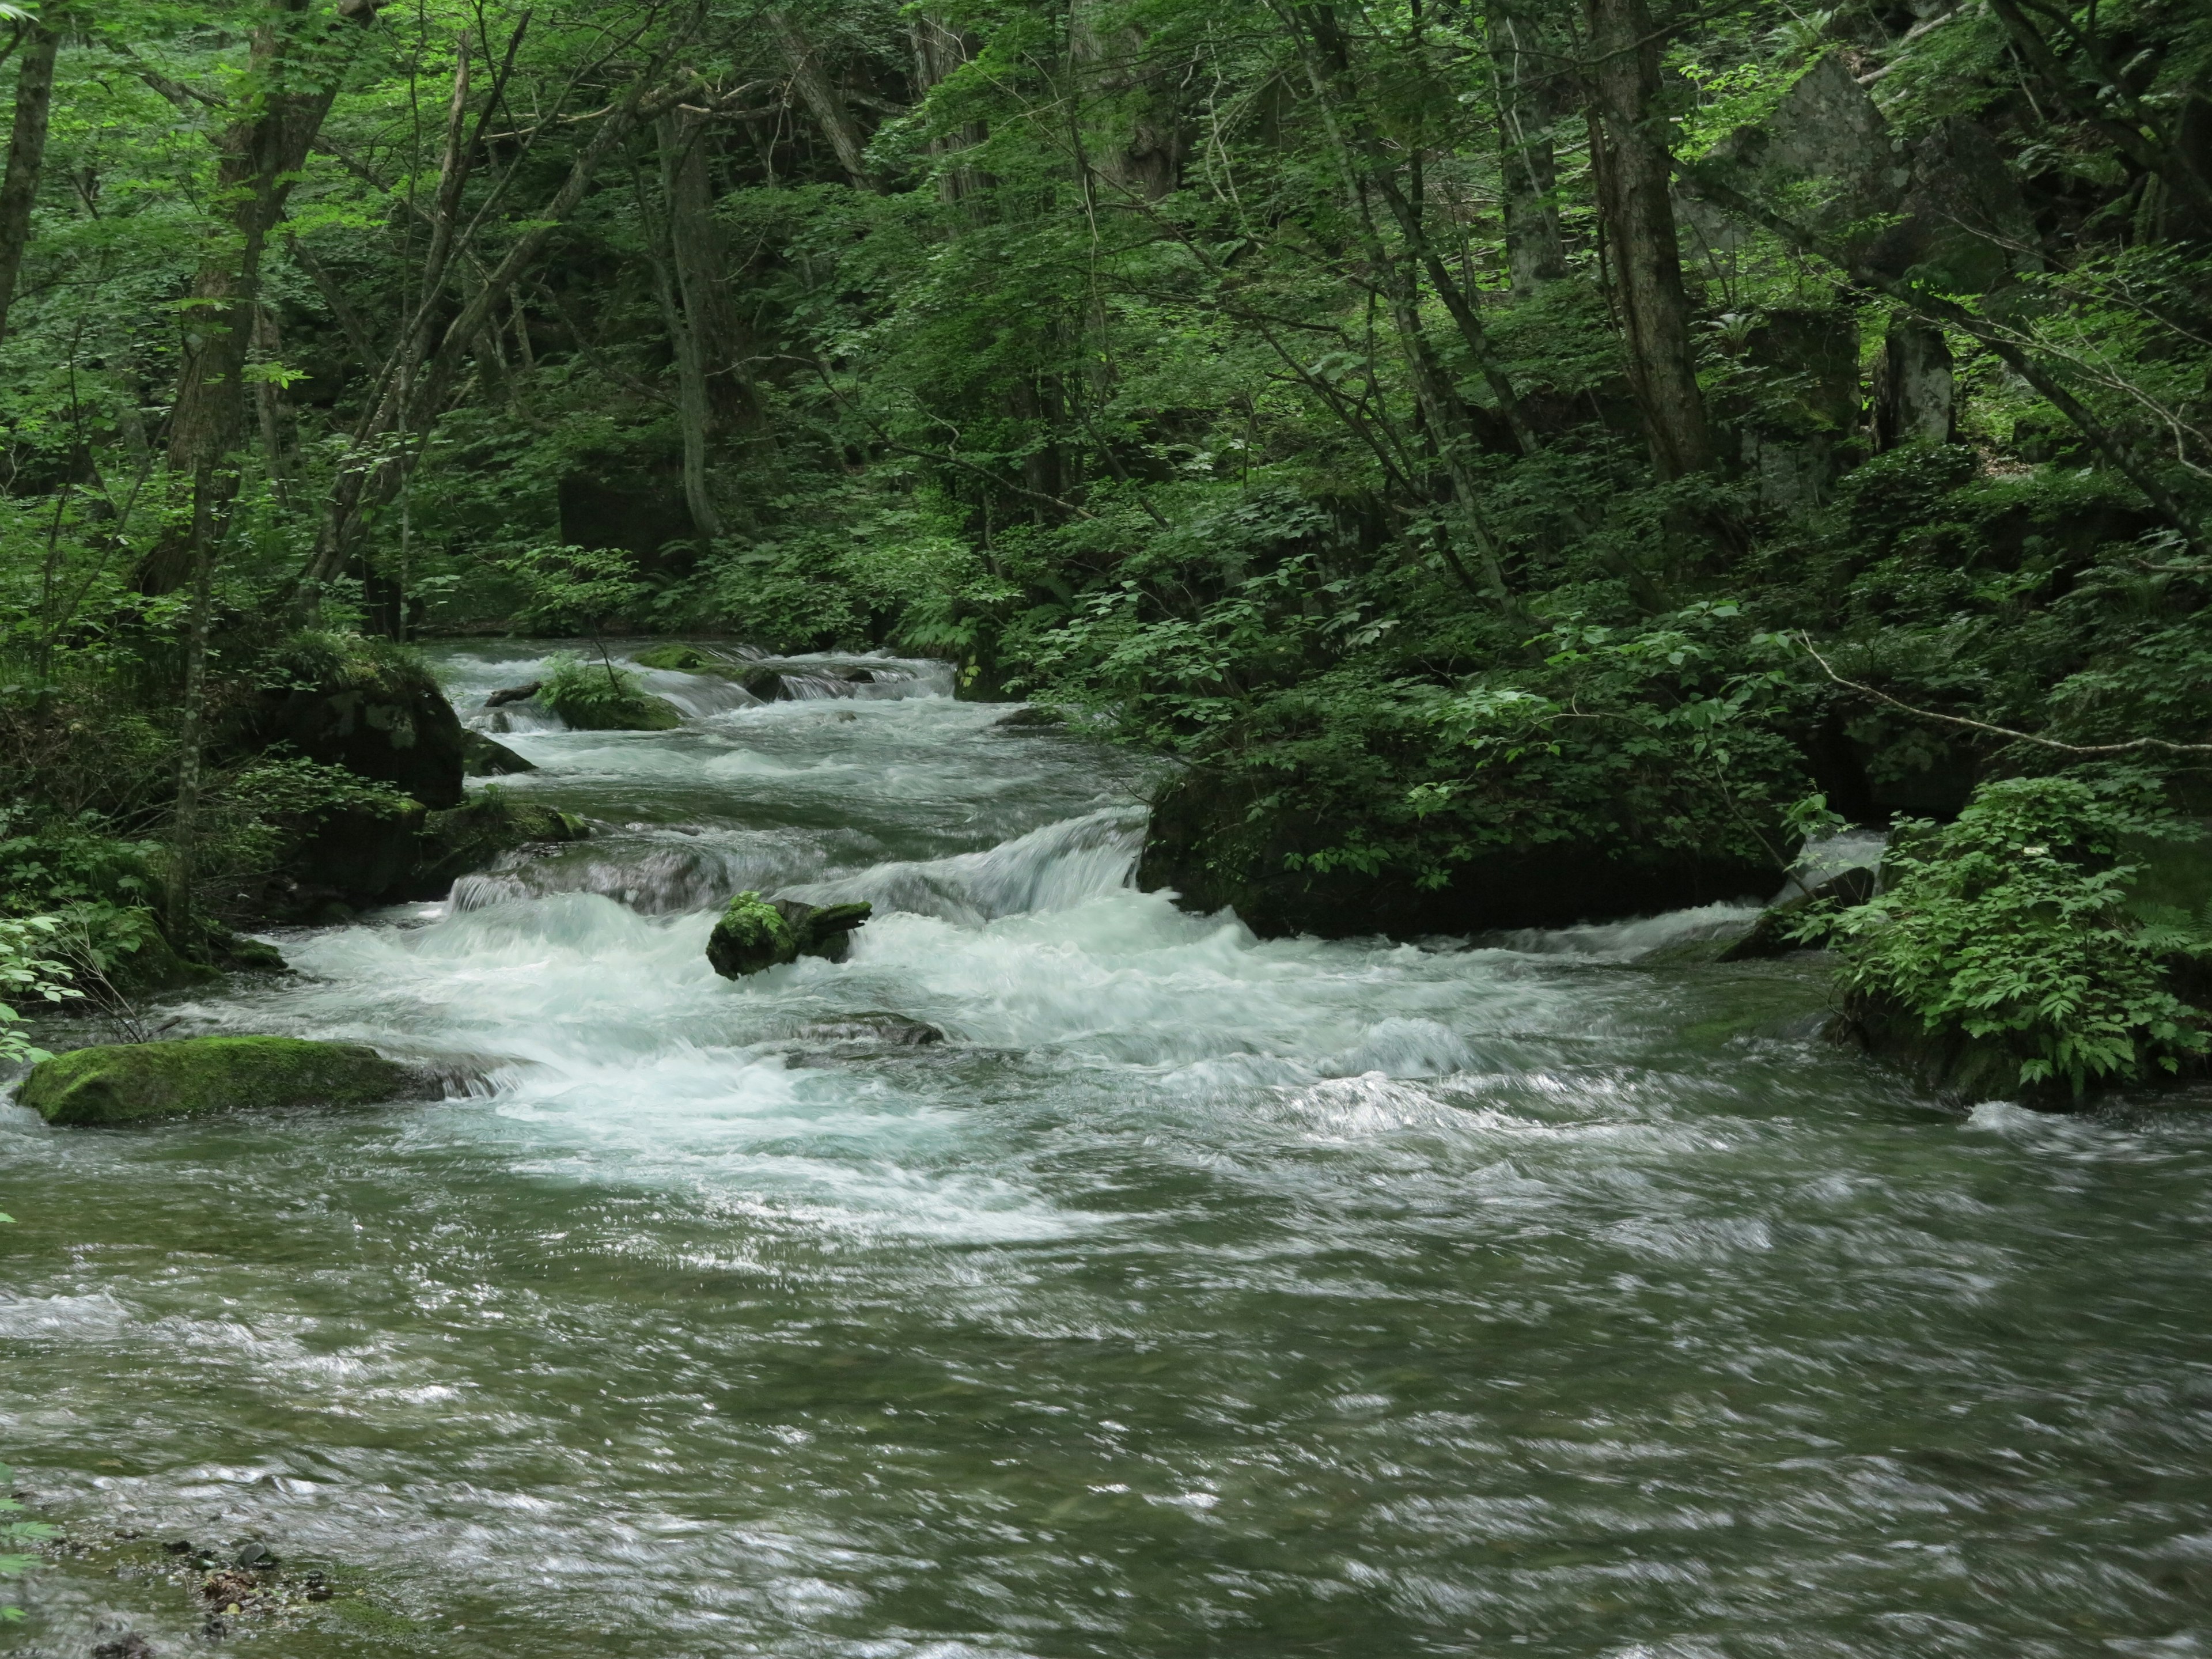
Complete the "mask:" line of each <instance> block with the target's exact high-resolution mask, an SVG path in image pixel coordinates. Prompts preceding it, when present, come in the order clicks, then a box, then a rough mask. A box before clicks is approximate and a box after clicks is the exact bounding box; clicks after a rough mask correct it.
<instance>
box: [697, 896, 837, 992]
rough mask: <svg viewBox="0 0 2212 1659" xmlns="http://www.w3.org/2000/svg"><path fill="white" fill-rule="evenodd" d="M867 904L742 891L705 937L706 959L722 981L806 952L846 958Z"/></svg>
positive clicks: (787, 960) (770, 966)
mask: <svg viewBox="0 0 2212 1659" xmlns="http://www.w3.org/2000/svg"><path fill="white" fill-rule="evenodd" d="M873 908H874V907H873V906H872V905H869V904H865V903H863V904H808V903H805V902H803V901H801V900H799V899H775V900H770V899H765V898H763V897H762V896H760V895H759V894H758V893H755V892H744V893H739V894H738V895H737V896H735V897H733V898H732V899H731V901H730V902H729V903H728V905H727V906H726V907H725V908H724V909H723V911H722V915H721V918H720V921H716V922H715V924H714V933H712V934H711V935H709V936H708V940H707V960H708V963H711V964H712V965H713V967H714V971H715V972H716V973H718V974H720V975H721V976H722V977H723V978H724V979H742V978H744V976H745V975H748V974H757V973H762V972H764V971H765V970H767V969H770V968H775V967H778V966H781V964H783V963H788V962H796V961H798V960H799V957H802V956H810V957H823V959H825V960H827V961H829V962H842V961H843V960H844V959H845V957H846V954H847V952H848V951H849V950H850V949H851V944H852V933H853V930H854V928H856V927H860V925H861V924H863V923H864V922H866V921H867V919H868V916H869V914H870V912H871V911H872V909H873Z"/></svg>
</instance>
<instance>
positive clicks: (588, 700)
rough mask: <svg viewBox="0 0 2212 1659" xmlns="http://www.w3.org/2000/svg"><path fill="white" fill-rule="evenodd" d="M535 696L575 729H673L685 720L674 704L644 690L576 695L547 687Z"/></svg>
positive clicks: (586, 730)
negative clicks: (616, 693)
mask: <svg viewBox="0 0 2212 1659" xmlns="http://www.w3.org/2000/svg"><path fill="white" fill-rule="evenodd" d="M538 701H539V702H542V703H544V705H545V706H546V707H547V708H550V709H551V710H552V711H553V712H554V713H555V714H558V715H559V716H560V717H561V718H562V720H564V721H565V722H567V724H568V727H569V729H570V730H572V731H576V732H672V731H674V730H675V729H676V728H677V727H678V726H681V725H683V724H684V716H683V715H681V714H678V713H677V712H676V705H675V704H673V703H671V702H669V701H668V700H667V699H666V698H665V697H656V696H653V695H652V693H650V692H646V691H626V692H625V693H624V694H623V695H618V696H594V697H579V696H563V695H562V694H561V692H560V690H558V689H557V688H555V687H548V688H547V689H546V690H543V691H541V692H539V693H538Z"/></svg>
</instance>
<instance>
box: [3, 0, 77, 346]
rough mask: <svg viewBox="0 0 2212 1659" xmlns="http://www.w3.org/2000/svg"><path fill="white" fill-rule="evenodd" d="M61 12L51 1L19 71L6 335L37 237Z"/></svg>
mask: <svg viewBox="0 0 2212 1659" xmlns="http://www.w3.org/2000/svg"><path fill="white" fill-rule="evenodd" d="M60 11H61V7H60V5H59V4H58V3H57V0H47V3H46V5H45V6H43V7H41V8H40V19H39V21H37V22H35V23H27V24H25V25H24V27H26V28H27V29H28V30H29V31H30V40H28V41H27V43H26V45H25V48H24V52H23V61H22V63H21V64H20V65H18V66H17V68H16V71H15V125H14V127H13V128H12V129H10V131H9V136H8V172H7V176H6V178H5V179H4V180H0V339H4V338H6V337H7V333H8V311H9V307H10V306H12V305H13V304H14V303H15V279H16V277H17V276H19V275H20V274H21V271H22V269H23V251H24V249H25V248H27V246H29V245H30V240H31V209H32V207H33V204H36V202H37V201H38V198H39V174H40V170H41V169H42V168H43V167H44V166H45V163H46V117H47V114H48V112H49V111H50V110H51V109H52V106H53V98H54V58H55V55H56V54H57V53H58V52H59V51H60V49H61V28H60V24H61V21H62V20H61V17H60V15H59V13H60Z"/></svg>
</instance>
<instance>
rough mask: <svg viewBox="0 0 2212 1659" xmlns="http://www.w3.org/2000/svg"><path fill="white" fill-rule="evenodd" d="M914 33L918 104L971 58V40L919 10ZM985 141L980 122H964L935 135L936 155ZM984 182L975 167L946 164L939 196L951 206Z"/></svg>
mask: <svg viewBox="0 0 2212 1659" xmlns="http://www.w3.org/2000/svg"><path fill="white" fill-rule="evenodd" d="M912 28H913V35H914V100H915V103H916V104H919V103H921V101H922V100H923V99H925V98H927V97H928V96H929V92H930V88H933V87H935V86H939V85H941V84H942V83H943V82H945V81H946V80H948V79H949V78H950V77H951V75H952V73H953V71H954V70H957V69H958V68H959V67H960V66H961V65H962V64H965V63H966V62H967V61H968V56H969V42H968V40H967V39H966V38H965V37H964V36H963V35H962V34H961V33H960V32H959V31H958V30H957V29H955V28H953V27H951V25H950V24H948V23H945V22H944V21H941V20H939V19H938V18H935V17H932V16H931V15H928V14H927V12H921V11H917V12H916V13H915V15H914V21H913V24H912ZM982 142H983V131H982V129H981V127H977V126H972V125H971V126H964V127H963V128H961V129H960V131H958V132H957V133H951V134H946V135H945V136H942V137H935V138H932V139H931V140H930V141H929V153H930V154H931V155H957V154H958V153H959V152H960V151H962V150H963V149H974V148H975V146H976V145H977V144H980V143H982ZM982 185H983V177H982V175H981V173H978V172H977V171H976V170H975V168H974V167H946V168H945V170H944V171H943V172H942V173H939V175H938V179H937V195H938V199H939V201H941V202H943V203H945V204H946V205H947V206H951V204H954V203H956V202H960V201H963V200H965V199H966V198H967V197H970V196H973V195H974V194H975V192H976V191H978V190H980V189H981V188H982Z"/></svg>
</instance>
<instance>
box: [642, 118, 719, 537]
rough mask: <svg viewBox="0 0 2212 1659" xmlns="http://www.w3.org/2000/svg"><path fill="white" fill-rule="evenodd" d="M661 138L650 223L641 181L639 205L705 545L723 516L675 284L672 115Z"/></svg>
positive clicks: (703, 402) (692, 500)
mask: <svg viewBox="0 0 2212 1659" xmlns="http://www.w3.org/2000/svg"><path fill="white" fill-rule="evenodd" d="M657 125H658V128H659V138H660V180H661V207H662V212H661V214H660V222H659V224H658V225H655V224H653V220H652V216H651V212H652V210H651V207H650V204H648V203H647V201H646V199H645V191H644V190H643V189H642V187H641V188H640V190H639V191H638V209H639V211H640V213H641V215H643V216H646V224H647V229H648V231H649V232H650V234H651V235H652V248H653V252H652V256H651V264H652V266H653V294H654V295H655V297H656V298H658V299H659V301H660V316H661V321H662V323H663V325H665V327H666V329H667V330H668V344H669V350H670V355H671V356H673V357H674V358H675V360H676V416H677V425H678V428H680V429H681V430H682V433H683V436H684V506H685V507H687V508H688V509H689V510H690V514H691V529H692V532H693V533H694V534H695V535H696V536H697V537H698V538H699V544H700V546H701V547H702V549H704V548H705V547H706V546H707V545H708V544H710V543H712V542H713V541H714V538H715V537H717V536H719V535H720V534H721V533H722V520H721V516H720V514H719V513H716V512H715V510H714V492H713V490H712V489H709V488H708V482H707V450H708V441H709V440H710V439H711V437H712V429H711V428H712V424H713V415H712V411H710V410H708V406H707V359H706V353H705V349H704V346H703V344H702V341H701V339H700V330H699V327H698V319H697V315H696V313H695V312H694V311H693V310H692V308H691V307H690V303H689V301H690V295H687V294H684V293H683V292H681V291H680V290H679V288H678V283H677V278H676V271H675V266H676V251H675V246H674V244H675V240H676V238H675V230H674V219H675V204H674V197H675V191H674V189H673V188H672V186H673V183H674V175H675V173H676V171H677V169H678V165H679V163H680V158H679V157H678V155H676V154H674V153H673V152H674V151H676V150H678V149H681V148H682V147H683V143H684V139H683V137H682V136H681V134H680V132H678V131H676V130H675V129H674V117H673V115H672V113H671V114H670V115H664V116H662V117H661V118H660V120H659V123H658V124H657Z"/></svg>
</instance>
